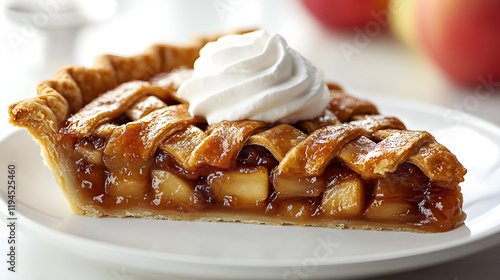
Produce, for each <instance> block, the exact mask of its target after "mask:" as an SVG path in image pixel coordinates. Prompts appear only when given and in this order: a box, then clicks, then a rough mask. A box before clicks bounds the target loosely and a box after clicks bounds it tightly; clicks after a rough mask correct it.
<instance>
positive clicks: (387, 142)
mask: <svg viewBox="0 0 500 280" xmlns="http://www.w3.org/2000/svg"><path fill="white" fill-rule="evenodd" d="M202 41H203V42H205V41H206V40H200V41H199V42H202ZM201 46H202V44H193V46H192V47H187V48H180V47H173V46H166V45H156V46H153V47H151V48H149V49H148V50H147V51H146V52H145V53H144V54H142V55H139V56H135V57H131V58H123V57H117V56H101V57H99V58H97V59H96V63H95V68H90V69H86V68H78V67H68V68H63V69H61V70H59V71H58V72H57V73H56V74H55V76H54V79H53V80H49V81H45V82H42V83H41V84H40V85H39V87H38V95H37V96H36V97H34V98H31V99H28V100H24V101H21V102H18V103H16V104H13V105H11V106H10V108H9V113H10V121H11V122H12V123H13V124H14V125H17V126H23V127H27V128H28V130H29V131H30V133H31V134H32V135H33V136H34V137H35V139H36V140H37V141H38V142H39V143H40V144H41V145H42V147H44V148H45V150H44V151H45V157H46V160H47V161H48V163H49V165H50V167H51V168H52V169H53V171H54V175H55V177H56V179H57V181H58V183H59V184H60V186H61V187H62V189H63V191H64V192H65V194H66V196H67V197H68V200H69V201H70V203H71V204H72V206H73V210H74V211H75V212H76V213H86V214H87V215H97V216H99V215H103V214H104V215H117V216H120V215H123V214H116V213H115V212H113V211H109V212H106V211H105V209H103V208H99V206H96V205H91V204H92V203H90V204H89V203H88V201H83V199H80V198H78V197H79V196H80V194H78V192H79V190H81V188H82V186H83V185H84V184H83V183H82V182H80V181H78V180H79V179H78V178H79V176H80V175H78V174H76V173H75V171H74V170H73V169H77V170H79V169H81V168H82V167H81V166H82V164H83V163H82V162H85V164H87V165H86V166H87V168H89V170H88V171H85V172H90V167H88V166H90V165H92V166H93V167H92V168H99V169H102V170H105V172H104V173H102V172H101V173H102V174H101V173H99V174H101V175H99V176H101V177H102V178H100V179H101V180H102V181H105V182H106V183H105V184H106V186H105V188H106V189H105V191H106V194H105V196H109V197H114V198H116V199H117V202H118V200H120V201H121V200H122V199H124V198H131V199H132V198H134V197H135V198H137V197H140V196H143V195H145V194H146V195H147V194H148V193H149V192H150V189H151V188H153V189H154V192H155V195H156V197H157V198H156V199H155V200H154V201H153V203H154V204H156V202H158V201H159V200H158V199H159V197H161V196H162V195H165V194H164V193H165V189H163V191H160V189H159V188H160V187H161V186H163V185H162V183H159V182H160V181H161V180H163V181H165V182H170V183H171V184H175V185H176V186H178V189H176V190H175V191H172V192H171V193H170V197H171V198H172V199H173V198H175V197H182V198H178V199H179V201H184V202H185V204H186V205H197V206H196V207H200V204H199V202H196V201H197V199H199V197H198V198H196V197H197V196H196V195H194V193H195V191H194V190H193V186H191V187H189V183H187V181H186V180H189V178H192V177H193V176H194V177H196V174H198V175H199V173H200V170H201V169H203V170H229V171H227V172H233V173H234V172H235V171H230V170H234V168H235V166H236V165H237V161H238V156H239V155H240V154H242V153H244V151H245V148H244V147H261V148H262V149H264V150H265V151H267V153H268V154H269V155H272V158H273V160H275V161H276V166H275V168H273V169H272V170H268V168H266V167H263V166H260V167H259V166H257V167H256V168H257V169H249V170H247V171H245V172H246V173H248V174H252V176H253V177H252V178H255V180H260V181H261V182H262V185H263V186H264V187H263V188H262V189H261V190H258V189H257V190H254V191H253V192H252V193H251V194H250V195H249V194H247V198H248V197H249V196H250V197H251V196H252V195H253V197H254V198H255V199H256V200H255V201H257V204H258V205H260V204H262V203H264V201H268V202H269V201H271V200H274V199H278V200H279V199H282V200H286V199H290V198H293V197H294V196H295V195H297V193H299V194H301V193H302V194H301V195H299V198H300V197H316V198H318V199H320V200H321V201H322V202H321V203H322V205H323V206H322V207H323V211H324V212H325V213H330V214H331V213H337V212H338V210H335V209H344V211H343V212H342V214H338V213H337V214H338V215H337V216H336V219H337V220H335V219H334V220H332V221H330V222H328V221H327V222H325V221H322V222H321V223H319V224H318V223H316V224H314V223H313V225H326V226H345V225H348V226H351V227H357V228H366V227H369V228H391V227H388V226H380V225H378V226H377V225H374V224H368V225H366V224H362V223H361V225H360V224H358V225H356V223H351V224H349V222H346V221H342V222H339V221H338V219H339V217H343V216H342V215H344V216H345V215H347V214H346V213H350V212H349V211H351V212H352V211H354V212H355V213H358V214H359V213H362V212H363V211H365V208H366V206H360V205H366V204H367V203H368V202H366V201H353V202H352V203H351V204H349V203H347V202H345V203H347V204H342V203H340V202H339V200H338V198H339V197H341V196H344V197H347V195H346V194H347V193H351V194H352V195H351V198H346V201H349V199H352V197H357V198H360V197H363V200H365V199H367V198H366V195H365V194H364V193H365V192H366V190H365V188H366V186H365V185H366V184H367V183H366V182H369V184H375V187H374V188H375V190H374V191H383V190H384V186H385V185H384V183H383V182H385V181H384V180H388V179H387V178H392V177H391V176H394V174H397V173H398V172H402V171H401V170H403V169H405V168H406V167H407V166H408V164H411V165H413V166H416V167H418V169H420V170H421V172H422V173H423V174H425V176H426V177H427V178H428V180H430V183H428V184H435V185H438V186H439V188H441V189H446V188H449V189H455V190H457V189H458V193H459V188H458V183H459V182H462V181H463V177H464V175H465V173H466V170H465V168H464V167H463V166H462V165H461V164H460V163H459V162H458V161H457V159H456V157H455V156H454V155H453V154H452V153H450V151H448V150H447V149H446V148H445V147H444V146H442V145H441V144H439V143H437V142H436V140H435V139H434V137H432V135H430V134H429V133H428V132H425V131H411V130H406V128H405V126H404V125H403V123H402V122H401V121H400V120H398V119H397V118H394V117H385V116H382V115H380V114H379V112H378V110H377V108H376V107H375V106H374V105H373V104H372V103H370V102H367V101H364V100H360V99H357V98H355V97H353V96H350V95H348V94H346V93H344V92H343V91H342V90H341V88H340V87H338V86H337V85H334V84H329V88H330V92H331V95H330V97H331V100H330V102H329V104H328V107H327V109H326V111H325V113H324V115H323V116H321V117H318V118H316V119H312V120H305V121H300V122H298V123H296V124H270V123H264V122H258V121H250V120H245V121H223V122H221V123H218V124H216V125H212V126H208V125H207V124H206V122H205V120H204V119H203V118H200V117H193V116H191V115H189V113H188V111H187V108H188V104H186V103H184V102H183V101H182V99H180V98H179V97H178V96H176V95H175V93H176V90H177V88H178V87H179V85H180V82H181V81H182V80H183V77H184V76H186V75H189V72H190V71H191V70H190V68H191V67H192V65H193V63H194V60H195V59H196V57H197V53H198V51H199V49H200V47H201ZM82 143H83V144H82ZM89 143H90V144H89ZM73 150H74V152H73ZM70 151H71V152H70ZM68 153H74V155H73V154H72V155H69V156H67V155H65V154H68ZM159 154H160V155H168V156H169V157H171V158H172V162H173V163H174V166H175V168H177V169H182V170H183V171H182V172H181V173H183V174H184V175H185V176H184V179H183V178H182V176H180V177H179V176H175V175H172V174H170V173H169V172H167V173H165V172H164V171H161V170H157V169H158V168H153V167H154V166H155V162H154V160H151V159H154V158H155V156H157V155H159ZM75 161H76V163H75ZM339 166H340V167H339ZM338 168H341V170H342V172H340V171H339V172H340V173H342V174H344V175H342V176H341V177H335V176H337V175H335V176H334V177H331V176H330V175H328V176H330V177H331V178H333V179H332V182H334V183H335V182H336V183H335V184H339V186H340V187H337V188H335V189H332V187H331V186H330V185H331V184H333V183H330V184H329V185H328V186H329V187H328V189H325V187H318V188H311V186H310V185H311V184H312V183H311V182H313V181H315V180H316V179H315V178H320V177H321V176H323V177H324V176H327V175H324V174H330V173H331V172H332V171H331V170H332V169H335V170H337V169H338ZM153 169H154V170H153ZM410 169H411V168H410ZM339 170H340V169H339ZM224 172H226V171H224ZM340 173H339V174H340ZM103 174H104V175H103ZM214 174H215V173H214ZM224 174H226V173H224ZM228 174H229V173H228ZM345 174H348V175H345ZM349 174H350V175H349ZM96 176H97V175H96ZM217 176H219V175H217ZM217 176H215V177H216V178H215V179H213V180H214V181H213V182H214V183H213V188H214V189H215V188H216V187H219V188H220V190H219V192H221V193H224V192H227V193H229V194H230V193H231V188H233V187H232V186H233V185H234V184H231V183H228V181H224V179H222V178H224V176H225V175H224V176H223V175H220V176H222V177H220V176H219V177H217ZM228 176H229V175H228ZM266 176H269V178H270V179H269V183H270V184H271V187H266V186H268V179H259V178H268V177H266ZM229 177H230V178H232V179H231V180H236V181H238V182H240V183H239V184H240V185H245V184H246V182H245V179H238V178H243V177H241V176H239V175H236V174H233V175H231V176H229ZM323 177H321V178H323ZM330 177H329V178H330ZM151 178H153V179H151ZM158 178H162V179H161V180H160V179H158ZM290 178H292V179H293V178H295V179H296V180H295V179H294V180H295V181H294V183H293V184H294V186H298V188H302V187H303V189H304V190H298V191H297V190H296V189H295V190H293V188H291V187H290V186H289V182H290V181H289V180H290ZM158 180H160V181H158ZM172 182H173V183H172ZM217 182H225V183H220V184H219V183H217ZM297 182H299V183H297ZM374 182H376V183H374ZM225 185H227V186H228V187H224V186H225ZM312 185H314V184H312ZM159 186H160V187H159ZM83 188H84V186H83ZM224 188H226V189H224ZM234 188H236V187H234ZM268 188H271V191H270V190H269V189H268ZM239 191H240V190H236V189H235V190H234V192H235V193H237V192H239ZM167 192H168V191H167ZM273 192H274V194H272V193H273ZM179 194H184V196H180V195H179ZM227 196H228V197H230V196H231V195H227ZM186 197H190V198H189V199H188V198H186ZM102 199H103V196H102V195H101V196H96V197H94V198H93V200H94V201H97V202H99V200H101V202H102ZM215 200H216V201H217V200H219V202H218V203H221V204H224V205H225V203H229V204H231V203H230V202H227V201H226V200H225V198H224V199H219V198H217V197H216V198H215ZM240 200H241V201H240V202H239V203H241V204H242V205H247V206H248V205H251V204H252V203H253V204H255V203H256V202H255V201H253V200H252V201H251V203H249V204H248V203H247V204H245V203H246V202H244V200H243V199H240ZM458 200H459V202H458V204H459V205H460V206H461V197H459V198H458ZM155 201H156V202H155ZM301 203H302V204H301ZM304 203H306V202H305V201H304V200H300V201H299V200H290V202H288V204H286V205H288V206H287V207H288V208H289V210H290V211H292V210H293V209H302V210H300V211H299V210H293V211H299V212H300V213H301V214H300V215H302V214H303V212H304V213H305V212H307V211H305V210H304V209H306V208H307V207H306V208H304V207H305V206H304V205H303V204H304ZM325 203H326V204H325ZM339 203H340V204H339ZM181 204H182V203H181ZM269 205H271V204H269ZM283 205H284V204H283ZM324 205H330V206H328V207H333V206H332V205H335V207H337V208H335V209H334V207H333V208H328V207H327V206H324ZM346 205H347V206H346ZM353 205H355V206H356V207H357V208H356V207H352V206H353ZM280 207H281V206H280ZM308 207H309V206H308ZM325 207H326V208H325ZM392 207H393V208H391V209H395V208H394V207H395V206H394V205H393V206H392ZM404 207H406V206H404ZM404 207H402V208H401V209H403V210H404V209H407V208H404ZM268 208H269V206H268ZM327 208H328V209H333V210H328V209H327ZM358 208H359V209H358ZM307 209H309V208H307ZM353 209H357V210H353ZM370 209H378V208H373V207H372V208H370ZM385 209H387V208H385ZM398 209H399V208H398ZM327 210H328V211H327ZM403 210H402V211H403ZM99 211H101V212H99ZM127 211H132V210H127ZM293 211H292V212H293ZM354 212H352V213H354ZM130 213H133V214H131V215H139V216H140V215H141V214H140V213H137V212H133V211H132V212H130ZM297 213H298V212H297ZM297 213H296V215H295V216H296V217H297V215H299V214H297ZM366 213H367V214H366V216H367V217H368V216H370V215H371V216H374V217H376V216H377V215H381V214H380V213H382V212H381V211H380V210H378V211H375V210H370V211H368V210H366ZM373 213H375V214H373ZM151 215H152V216H156V217H162V218H165V217H166V218H171V217H174V218H176V217H177V218H179V216H178V215H177V214H174V215H168V214H165V213H159V214H154V213H153V214H149V216H151ZM311 215H312V214H311ZM146 216H148V215H146ZM292 216H293V215H292ZM347 216H349V215H347ZM458 216H460V218H459V219H458V220H457V221H455V224H456V225H457V224H460V222H461V221H463V219H464V218H465V215H464V214H463V213H462V214H459V215H458ZM195 217H197V218H195V219H201V220H203V219H204V218H206V219H209V220H210V219H212V220H213V219H217V218H214V217H213V216H203V215H201V216H196V215H195ZM224 217H225V216H224ZM181 218H182V217H181ZM219 219H221V220H232V218H227V217H225V218H219ZM252 219H254V218H252ZM240 220H241V219H240ZM243 220H244V219H243ZM259 221H261V222H269V223H275V222H272V221H268V220H266V219H263V220H259ZM278 223H280V222H278ZM291 223H293V222H291Z"/></svg>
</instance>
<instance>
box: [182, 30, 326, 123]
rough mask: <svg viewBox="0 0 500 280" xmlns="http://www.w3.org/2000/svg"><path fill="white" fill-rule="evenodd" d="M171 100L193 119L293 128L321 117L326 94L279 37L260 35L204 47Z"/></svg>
mask: <svg viewBox="0 0 500 280" xmlns="http://www.w3.org/2000/svg"><path fill="white" fill-rule="evenodd" d="M177 95H178V96H179V97H180V98H182V99H184V100H186V101H188V102H189V112H190V114H191V115H193V116H203V117H205V118H206V120H207V122H208V124H215V123H218V122H220V121H223V120H228V121H235V120H244V119H248V120H256V121H264V122H268V123H273V122H282V123H295V122H297V121H299V120H307V119H312V118H315V117H318V116H320V115H322V114H323V112H324V110H325V108H326V106H327V103H328V100H329V91H328V88H327V87H326V84H325V82H324V81H323V77H322V75H321V73H320V71H319V70H318V69H317V68H315V67H314V66H313V65H312V64H311V63H310V62H309V61H307V60H306V59H305V58H304V57H302V56H301V55H300V54H299V53H298V52H296V51H295V50H293V49H291V48H290V47H289V46H288V45H287V44H286V42H285V40H284V39H283V38H282V37H281V36H279V35H273V36H269V35H268V34H267V32H265V31H264V30H257V31H254V32H250V33H245V34H241V35H240V34H238V35H228V36H224V37H221V38H219V39H218V40H217V41H216V42H211V43H208V44H206V45H205V46H204V47H203V48H202V49H201V50H200V57H199V58H198V59H197V60H196V62H195V64H194V71H193V76H192V77H191V78H189V79H187V80H186V81H184V82H183V83H182V84H181V86H180V87H179V90H178V92H177Z"/></svg>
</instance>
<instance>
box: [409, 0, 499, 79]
mask: <svg viewBox="0 0 500 280" xmlns="http://www.w3.org/2000/svg"><path fill="white" fill-rule="evenodd" d="M416 9H417V10H416V13H417V15H416V18H417V32H418V34H419V36H420V38H421V40H422V44H423V47H424V48H425V50H426V51H427V52H428V53H429V55H430V56H431V57H432V58H433V59H434V60H435V61H436V63H437V64H438V65H439V66H440V68H441V69H442V70H443V71H444V72H445V73H446V74H447V75H448V76H449V77H450V78H451V79H453V80H455V81H457V82H459V83H461V84H465V85H471V86H473V85H477V84H478V83H479V80H478V79H480V77H483V78H484V79H486V80H493V81H500V1H499V0H439V1H437V0H419V1H418V5H417V7H416Z"/></svg>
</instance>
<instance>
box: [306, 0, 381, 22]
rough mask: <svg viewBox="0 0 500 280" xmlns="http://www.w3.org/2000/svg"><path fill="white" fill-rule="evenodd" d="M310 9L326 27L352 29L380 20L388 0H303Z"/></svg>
mask: <svg viewBox="0 0 500 280" xmlns="http://www.w3.org/2000/svg"><path fill="white" fill-rule="evenodd" d="M302 2H303V3H304V5H305V6H306V7H307V8H308V10H309V11H310V12H311V13H312V14H313V15H314V16H315V17H316V18H317V19H318V20H319V21H320V22H321V23H322V24H324V25H325V26H326V27H329V28H334V29H352V28H354V27H363V26H364V25H365V24H367V23H368V22H370V21H372V20H379V18H380V17H381V16H380V13H381V12H383V11H385V10H387V3H388V0H302Z"/></svg>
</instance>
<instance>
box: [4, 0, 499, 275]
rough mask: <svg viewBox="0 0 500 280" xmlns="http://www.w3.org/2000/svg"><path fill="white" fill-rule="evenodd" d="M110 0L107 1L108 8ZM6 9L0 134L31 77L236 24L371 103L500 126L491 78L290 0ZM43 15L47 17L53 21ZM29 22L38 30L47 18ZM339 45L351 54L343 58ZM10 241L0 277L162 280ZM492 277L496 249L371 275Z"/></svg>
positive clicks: (23, 237) (34, 243)
mask: <svg viewBox="0 0 500 280" xmlns="http://www.w3.org/2000/svg"><path fill="white" fill-rule="evenodd" d="M42 2H43V1H41V2H40V3H42ZM48 2H50V1H48ZM52 2H53V3H63V2H64V3H66V2H67V1H52ZM90 2H97V1H90ZM33 3H35V4H33V5H40V4H37V3H39V2H38V1H33ZM100 3H101V4H102V2H100ZM113 3H114V2H113V1H109V3H108V4H110V5H111V6H109V7H112V5H113ZM7 5H8V4H6V3H4V4H3V6H2V7H1V8H2V9H3V10H2V14H1V15H0V34H2V36H1V37H0V81H1V83H0V84H1V86H2V93H1V94H0V116H1V117H0V131H1V132H0V133H2V134H5V135H6V134H8V133H10V132H12V131H13V129H12V128H11V127H10V125H9V124H8V123H7V121H6V119H7V113H6V112H7V106H8V104H11V103H13V102H15V101H17V100H20V99H23V98H27V97H30V96H33V95H34V93H35V88H36V85H37V84H38V82H40V81H42V80H44V79H48V78H50V77H51V75H52V73H53V72H54V71H55V70H56V69H57V68H58V67H59V66H62V65H65V64H76V65H84V66H89V65H91V63H92V60H93V58H94V57H95V56H96V55H98V54H101V53H115V54H121V55H131V54H135V53H139V52H141V51H142V50H143V49H144V48H146V47H147V46H148V45H150V44H153V43H156V42H169V43H178V44H182V43H186V42H187V41H188V40H189V38H190V37H191V36H193V35H196V34H203V33H215V32H224V31H228V30H233V29H236V28H245V27H257V28H265V29H267V30H268V31H269V32H270V33H280V34H282V35H283V36H284V37H285V39H286V40H287V41H288V43H289V45H290V46H292V47H293V48H295V49H297V50H298V51H299V52H301V53H302V54H303V56H305V57H306V58H308V59H309V60H310V61H312V62H313V63H314V64H315V65H316V66H317V67H319V68H320V69H321V70H322V71H323V73H324V75H325V77H326V79H327V80H329V81H334V82H337V83H339V84H341V85H342V86H343V87H344V88H345V89H347V91H348V92H351V93H356V92H365V93H366V92H369V93H371V94H373V98H374V100H375V101H376V97H377V96H397V97H402V98H406V99H411V100H416V101H421V102H426V103H430V104H436V105H440V106H443V107H446V108H450V109H454V110H457V111H455V113H457V116H458V115H460V113H459V112H466V113H469V114H472V115H475V116H478V117H480V118H483V119H486V120H488V121H490V122H492V123H494V124H496V125H497V126H498V125H500V81H493V82H491V83H489V84H488V86H489V89H490V91H485V88H486V87H483V88H481V83H480V82H479V81H478V85H477V86H476V87H472V88H461V87H458V86H456V85H454V84H452V83H450V82H449V81H448V80H447V79H446V78H445V77H444V76H443V75H442V73H441V72H440V71H439V70H438V69H437V68H436V67H435V66H434V65H433V64H432V63H431V62H429V61H428V60H427V59H426V58H425V57H424V56H422V55H419V54H415V53H413V52H411V51H409V50H408V49H407V48H405V47H403V46H402V45H401V44H399V43H398V42H397V41H396V40H394V39H393V38H392V37H391V36H390V35H389V34H387V33H383V32H380V33H377V32H372V33H370V36H368V37H367V38H368V40H366V41H364V43H363V44H360V43H359V40H358V41H356V37H355V36H356V32H351V33H338V32H332V31H328V30H326V29H324V28H322V27H321V26H320V25H319V24H318V23H317V22H316V21H315V20H314V19H312V18H311V16H310V15H309V14H307V12H306V11H305V10H304V9H303V7H302V6H301V4H300V2H297V1H284V0H282V1H274V0H268V1H265V0H261V1H236V0H213V1H205V0H202V1H195V0H189V1H186V0H180V1H141V2H140V3H139V1H135V2H134V1H120V2H119V3H118V6H117V7H118V8H117V9H116V11H115V13H113V14H112V16H111V18H109V19H107V20H102V21H99V22H96V23H93V24H91V25H86V26H84V27H82V28H81V29H70V30H69V31H59V32H54V31H50V32H49V31H47V30H43V29H33V28H32V27H31V26H30V25H27V23H26V21H24V22H23V21H21V25H15V24H13V23H12V21H11V20H9V19H7V16H6V14H5V10H4V8H5V7H7ZM65 5H67V4H65ZM46 7H49V8H51V7H52V10H50V9H48V10H47V9H46V11H54V7H55V8H61V7H62V8H63V7H64V5H62V6H61V5H59V4H56V6H46ZM96 14H97V13H96ZM101 14H102V17H106V16H107V15H106V14H103V13H101ZM101 14H97V15H99V16H101ZM47 15H48V16H49V17H47V18H49V20H51V19H52V18H53V17H52V15H51V14H47ZM25 20H26V19H25ZM27 20H28V22H33V19H29V18H28V19H27ZM39 20H43V18H39ZM39 23H40V22H39ZM39 25H41V26H42V27H44V26H45V27H47V26H48V23H44V22H41V23H40V24H39ZM341 45H343V46H349V47H352V48H356V49H355V50H356V51H355V52H353V53H351V54H350V55H347V54H346V53H344V52H343V51H342V49H341V47H340V46H341ZM352 50H354V49H352ZM472 145H473V143H471V148H472V149H473V146H472ZM0 156H1V155H0ZM2 187H3V186H2ZM2 222H5V221H2ZM5 228H6V227H5V226H2V227H1V228H0V245H1V248H2V251H1V254H2V255H5V254H4V252H5V250H4V249H5V245H6V244H5V243H6V242H5V241H6V236H7V233H6V230H5ZM18 243H19V244H20V245H19V251H18V253H17V254H18V268H19V270H18V272H16V273H9V272H7V271H6V267H5V262H3V261H2V265H0V279H116V280H118V279H127V280H130V279H170V278H169V277H168V276H165V275H163V276H159V275H148V274H147V273H142V274H137V273H136V272H134V273H132V272H128V271H124V269H123V267H120V266H119V265H117V264H107V265H103V264H98V263H96V262H93V261H92V260H91V259H88V258H85V257H82V256H78V255H76V254H74V253H71V252H69V251H67V250H66V249H64V248H60V247H57V246H54V245H53V244H51V243H47V241H46V240H43V239H41V238H37V237H36V236H31V235H29V234H28V233H26V232H24V231H23V229H22V227H21V228H20V230H19V233H18ZM4 258H5V257H0V259H2V260H3V259H4ZM499 275H500V245H497V246H494V247H491V248H489V249H487V250H485V251H482V252H479V253H476V254H473V255H470V256H466V257H464V258H460V259H458V260H455V261H451V262H447V263H443V264H436V265H435V266H432V267H427V268H422V269H418V270H413V271H406V272H401V273H398V274H392V275H383V276H378V277H376V278H373V279H440V280H441V279H442V280H445V279H446V280H458V279H460V280H465V279H499V277H500V276H499Z"/></svg>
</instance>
